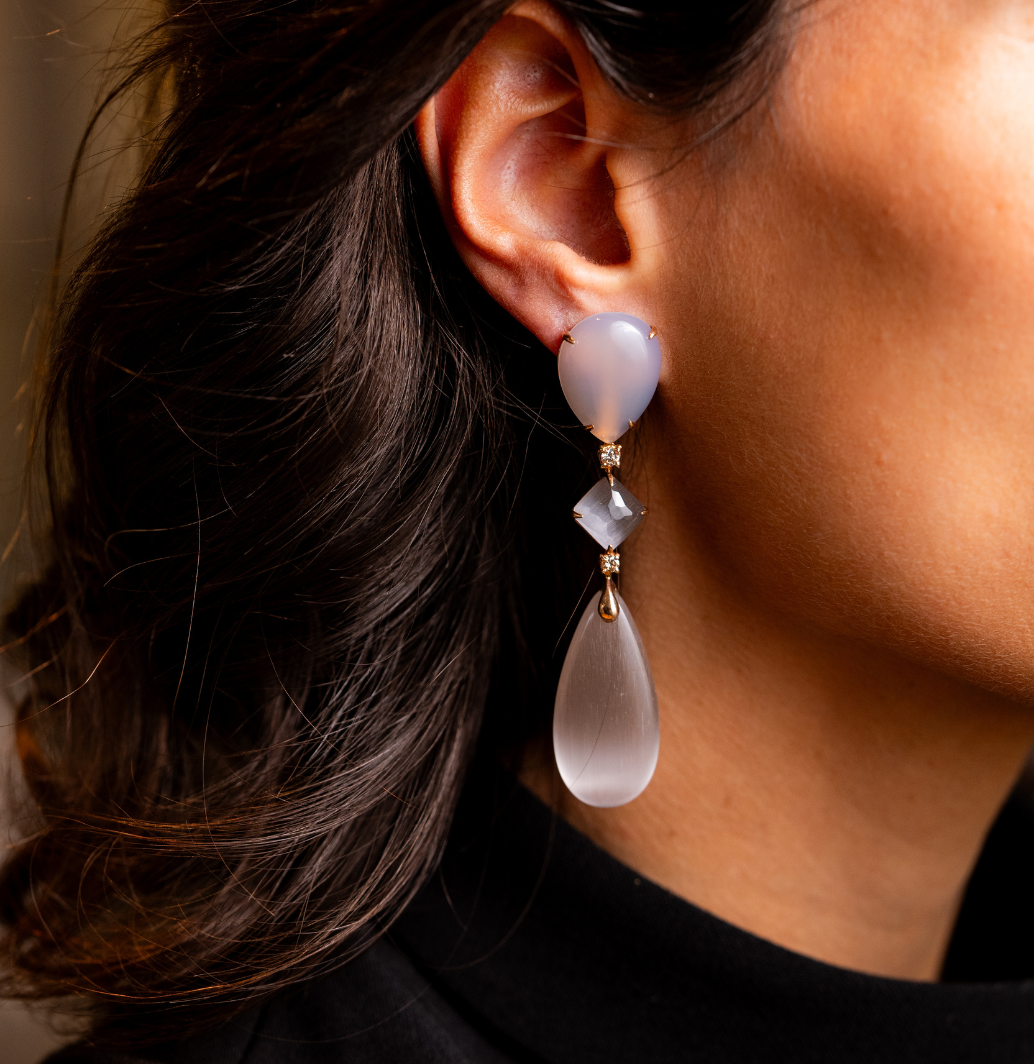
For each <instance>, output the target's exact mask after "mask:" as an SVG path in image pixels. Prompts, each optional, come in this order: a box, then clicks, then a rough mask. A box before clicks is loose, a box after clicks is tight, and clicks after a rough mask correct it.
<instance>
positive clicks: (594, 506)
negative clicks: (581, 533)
mask: <svg viewBox="0 0 1034 1064" xmlns="http://www.w3.org/2000/svg"><path fill="white" fill-rule="evenodd" d="M574 512H575V513H576V514H580V515H581V516H580V517H576V518H575V520H576V521H577V522H578V524H580V525H581V526H582V528H584V529H585V531H586V532H588V533H589V535H590V536H592V538H593V539H594V540H596V542H597V543H598V544H599V545H600V546H601V547H617V546H620V544H621V543H622V541H623V540H624V539H626V538H627V537H628V536H630V535H631V534H632V533H633V532H634V531H635V530H636V528H638V527H639V525H640V524H641V523H642V520H643V517H644V516H645V512H646V507H645V506H643V504H642V503H641V502H640V501H639V500H638V499H637V498H636V497H635V496H634V495H633V494H632V493H631V492H630V491H629V490H628V488H626V487H625V485H624V484H622V483H621V481H620V480H618V479H617V478H615V479H614V483H613V484H611V483H610V481H609V480H607V479H605V478H604V479H600V480H598V481H597V482H596V484H595V485H594V486H593V488H592V489H591V490H590V491H587V492H586V493H585V494H584V495H583V496H582V497H581V498H580V499H579V500H578V501H577V502H576V503H575V504H574Z"/></svg>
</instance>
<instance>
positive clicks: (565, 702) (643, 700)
mask: <svg viewBox="0 0 1034 1064" xmlns="http://www.w3.org/2000/svg"><path fill="white" fill-rule="evenodd" d="M598 602H599V596H598V595H594V596H593V598H592V600H591V601H590V603H589V605H588V606H587V607H586V608H585V612H584V613H583V614H582V617H581V620H580V621H579V622H578V627H577V628H576V629H575V633H574V637H573V638H572V640H571V646H570V649H569V650H568V651H567V657H566V658H565V659H564V667H563V670H562V672H561V674H560V685H559V687H558V688H557V696H556V705H555V707H554V710H553V752H554V754H555V756H556V763H557V768H558V769H559V770H560V776H561V778H562V779H563V781H564V783H565V784H566V785H567V788H568V790H570V791H571V793H572V794H573V795H574V796H575V797H576V798H578V799H579V800H580V801H582V802H585V804H586V805H594V806H601V807H610V806H615V805H624V804H625V803H626V802H630V801H631V800H632V799H633V798H635V797H636V796H637V795H639V794H641V793H642V791H643V790H644V789H645V787H646V785H647V784H648V783H649V782H650V779H651V777H652V776H653V770H654V769H655V768H656V766H657V752H658V750H659V748H660V723H659V719H658V715H657V695H656V693H655V691H654V686H653V675H652V674H651V672H650V662H649V661H648V660H647V657H646V651H645V650H644V649H643V644H642V640H641V639H640V638H639V632H638V630H637V629H636V626H635V622H634V621H633V620H632V615H631V613H629V610H628V607H627V606H626V605H625V603H624V601H623V600H622V598H621V596H620V595H619V596H618V604H619V606H620V612H619V613H618V616H617V619H616V620H614V621H611V622H607V621H604V620H603V619H602V618H601V617H600V615H599V613H598V612H597V606H598Z"/></svg>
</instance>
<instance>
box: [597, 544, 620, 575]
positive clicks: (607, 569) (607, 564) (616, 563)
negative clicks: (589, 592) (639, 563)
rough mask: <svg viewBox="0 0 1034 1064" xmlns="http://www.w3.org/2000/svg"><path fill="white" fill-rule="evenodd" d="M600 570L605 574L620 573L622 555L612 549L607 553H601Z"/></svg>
mask: <svg viewBox="0 0 1034 1064" xmlns="http://www.w3.org/2000/svg"><path fill="white" fill-rule="evenodd" d="M600 572H601V573H603V575H604V576H614V574H615V573H620V572H621V555H620V554H617V553H616V552H615V551H612V550H608V551H607V553H606V554H601V555H600Z"/></svg>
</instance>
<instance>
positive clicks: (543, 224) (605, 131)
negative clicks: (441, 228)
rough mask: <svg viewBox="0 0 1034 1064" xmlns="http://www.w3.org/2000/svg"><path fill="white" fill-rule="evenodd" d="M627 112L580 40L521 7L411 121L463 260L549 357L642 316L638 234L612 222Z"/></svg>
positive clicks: (555, 21) (546, 9)
mask: <svg viewBox="0 0 1034 1064" xmlns="http://www.w3.org/2000/svg"><path fill="white" fill-rule="evenodd" d="M629 107H630V105H629V104H628V103H627V102H625V101H624V100H622V99H621V98H619V97H618V96H617V94H616V93H615V92H614V91H613V90H612V89H611V88H610V86H609V85H607V83H606V82H605V81H604V80H603V78H602V77H601V76H600V74H599V71H598V70H597V68H596V65H595V63H594V62H593V61H592V59H591V57H590V56H589V54H588V52H587V51H586V49H585V47H584V45H583V43H582V41H581V38H580V37H579V36H578V34H577V32H576V31H575V30H574V29H573V28H572V27H571V26H570V25H569V24H568V23H567V22H566V21H565V20H564V19H563V18H562V17H561V16H560V15H559V14H558V13H557V12H556V11H555V10H554V9H553V8H552V7H550V6H549V5H548V4H545V3H541V2H539V0H529V2H525V3H521V4H519V5H517V6H516V7H514V8H512V9H511V11H510V13H509V14H507V15H505V16H504V17H503V18H502V19H501V20H500V21H499V22H498V23H497V24H496V25H495V27H494V28H493V29H492V30H491V31H490V32H489V33H488V34H487V36H486V37H485V38H484V40H483V41H482V42H481V43H480V44H479V45H478V47H477V48H476V49H475V50H474V51H473V52H472V53H471V55H470V56H469V57H468V59H467V60H466V61H465V62H464V63H463V65H462V66H461V67H460V68H459V69H458V70H457V71H456V73H455V74H454V75H453V76H452V78H450V79H449V81H448V82H447V84H446V85H445V86H444V87H443V88H442V90H441V91H440V92H439V93H438V95H437V96H435V97H434V99H433V100H431V102H430V103H428V104H427V106H426V107H425V108H424V110H423V111H422V112H421V113H420V116H419V118H418V120H417V127H416V128H417V137H418V140H419V144H420V150H421V154H422V156H423V159H424V164H425V166H426V167H427V172H428V175H429V176H430V179H431V184H432V186H433V188H434V191H435V195H436V197H437V199H438V203H439V206H440V207H441V210H442V214H443V216H444V218H445V222H446V225H447V226H448V229H449V232H450V234H451V236H452V239H453V241H454V242H455V244H456V247H457V249H458V250H459V253H460V255H461V256H462V258H463V260H464V262H465V263H466V265H467V267H468V268H469V269H470V271H471V272H472V273H473V275H474V277H475V278H477V280H478V281H479V282H480V283H481V285H482V286H483V287H484V288H485V289H486V290H487V291H488V292H489V294H490V295H492V296H493V298H495V299H496V300H497V301H498V302H499V303H500V304H501V305H502V306H503V307H505V308H506V310H508V311H509V312H510V313H511V314H512V315H513V316H514V317H515V318H517V319H518V320H519V321H521V322H523V323H524V324H525V325H526V326H527V327H528V328H529V329H531V331H532V332H534V333H535V334H536V335H537V336H538V337H539V339H540V340H542V342H543V343H545V344H546V345H547V346H548V347H550V348H551V349H553V350H556V348H557V347H558V346H559V344H560V340H561V337H562V336H563V334H564V332H566V331H567V330H568V329H569V328H570V327H571V326H572V325H573V324H574V323H575V322H577V321H580V320H581V319H582V318H584V317H586V316H588V315H589V314H591V313H593V312H595V311H599V310H626V311H629V312H631V313H635V312H636V309H637V308H636V307H635V306H634V305H633V304H634V303H635V302H637V301H636V300H635V298H634V297H633V296H632V295H631V293H630V291H629V289H630V288H635V287H638V286H636V285H634V284H633V283H632V278H631V277H630V273H634V272H635V261H634V256H633V254H632V251H631V248H634V247H635V246H636V240H635V236H636V234H635V233H630V232H629V231H628V227H627V220H626V219H622V218H621V217H619V215H620V214H621V213H622V212H621V211H620V210H619V209H616V207H617V204H616V200H615V188H614V182H613V180H612V178H611V174H612V166H611V165H610V164H611V163H612V162H613V159H612V157H613V155H614V154H615V153H618V152H620V151H622V150H626V151H627V150H628V149H627V147H623V145H622V141H621V139H620V137H621V135H622V134H624V135H625V136H626V137H627V135H628V128H629V124H628V111H629ZM632 213H633V214H634V215H635V216H636V217H637V218H638V217H640V216H641V213H642V212H640V211H636V212H632ZM623 220H625V221H626V225H624V226H623V225H622V221H623Z"/></svg>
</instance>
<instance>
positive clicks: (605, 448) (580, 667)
mask: <svg viewBox="0 0 1034 1064" xmlns="http://www.w3.org/2000/svg"><path fill="white" fill-rule="evenodd" d="M655 336H656V331H655V330H654V329H653V328H651V327H650V326H649V325H647V324H646V323H645V322H644V321H640V320H639V318H634V317H632V316H631V315H630V314H612V313H608V314H593V315H592V316H591V317H589V318H586V319H585V320H584V321H580V322H579V323H578V324H577V325H576V326H575V327H574V328H573V329H572V330H571V331H570V332H569V333H565V334H564V339H563V341H562V343H561V344H560V350H559V351H558V352H557V360H558V364H559V370H560V386H561V387H562V388H563V390H564V395H565V397H566V398H567V401H568V403H569V404H570V406H571V409H572V410H573V411H574V413H575V415H576V416H577V417H578V418H579V419H580V420H581V422H582V424H583V425H584V426H585V428H586V429H588V430H589V431H590V432H591V433H592V434H593V435H594V436H595V437H596V438H597V439H599V440H601V441H602V444H601V446H600V449H599V459H600V467H601V468H602V470H603V473H604V476H603V477H602V478H601V479H600V480H599V482H598V483H597V484H596V486H595V487H593V488H592V490H591V491H589V492H587V493H586V494H585V495H584V496H582V498H581V499H579V501H578V502H577V503H576V504H575V507H574V519H575V521H577V522H578V524H580V525H581V526H582V528H584V529H585V531H586V532H588V533H589V535H590V536H592V537H593V539H595V540H596V542H597V543H599V545H600V546H601V547H603V548H605V552H604V553H603V554H601V555H600V572H601V573H602V574H603V579H604V584H603V590H602V591H601V592H600V595H599V597H598V598H595V597H594V598H593V600H592V601H591V602H590V603H589V605H588V606H587V607H586V609H585V612H584V613H583V614H582V616H581V620H579V622H578V627H577V628H576V629H575V632H574V636H573V638H572V639H571V646H570V648H569V649H568V651H567V657H566V658H565V659H564V667H563V670H562V671H561V674H560V686H559V687H558V688H557V696H556V705H555V707H554V711H553V752H554V755H555V757H556V763H557V768H558V769H559V770H560V776H561V778H562V779H563V781H564V783H565V784H566V785H567V787H568V789H569V790H570V791H571V793H572V794H574V796H575V797H576V798H578V799H579V800H580V801H583V802H585V803H586V804H587V805H595V806H602V807H609V806H615V805H624V804H625V803H626V802H630V801H631V800H632V799H633V798H635V797H636V796H637V795H638V794H641V793H642V791H643V790H644V789H645V787H646V785H647V784H648V783H649V782H650V779H651V777H652V776H653V771H654V769H655V768H656V766H657V752H658V750H659V748H660V725H659V722H658V716H657V694H656V692H655V691H654V686H653V675H652V673H651V672H650V662H649V661H648V660H647V657H646V651H645V650H644V649H643V643H642V640H641V639H640V638H639V632H638V630H637V629H636V626H635V622H634V621H633V620H632V615H631V614H630V613H629V611H628V607H627V606H626V605H625V602H624V600H623V599H622V598H621V596H620V595H619V594H618V592H617V589H616V587H615V586H614V577H615V576H617V574H618V573H619V572H620V570H621V556H620V555H619V554H618V552H617V550H616V549H615V548H617V547H619V546H620V545H621V543H622V541H623V540H624V539H625V538H626V537H627V536H628V535H629V534H630V533H631V532H632V531H634V530H635V528H636V527H637V526H638V525H639V524H640V523H641V522H642V520H643V518H644V517H645V516H646V508H645V507H644V506H643V505H642V503H640V502H639V500H638V499H637V498H636V497H635V496H634V495H633V494H632V493H631V492H630V491H629V490H628V488H626V487H625V486H624V485H623V484H622V483H621V482H620V481H619V480H618V479H617V477H615V476H614V470H615V469H618V468H620V466H621V446H620V444H618V442H617V441H618V439H619V438H620V437H621V436H622V435H623V434H624V433H625V432H627V431H628V429H630V428H632V427H633V426H634V423H635V422H636V421H638V420H639V417H640V415H641V414H642V412H643V411H644V410H645V409H646V407H647V405H648V404H649V402H650V400H651V399H652V398H653V393H654V391H655V389H656V388H657V378H658V377H659V376H660V371H661V348H660V344H658V342H657V340H656V339H655Z"/></svg>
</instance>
